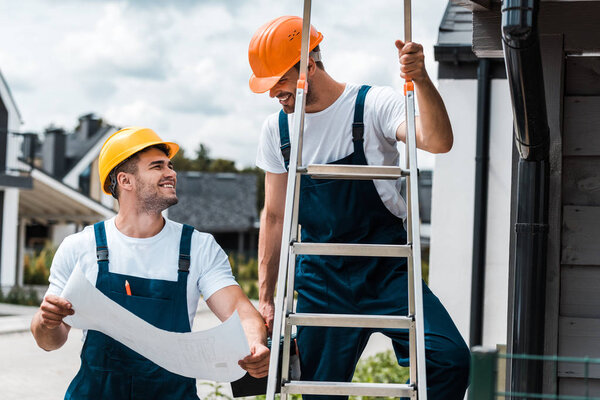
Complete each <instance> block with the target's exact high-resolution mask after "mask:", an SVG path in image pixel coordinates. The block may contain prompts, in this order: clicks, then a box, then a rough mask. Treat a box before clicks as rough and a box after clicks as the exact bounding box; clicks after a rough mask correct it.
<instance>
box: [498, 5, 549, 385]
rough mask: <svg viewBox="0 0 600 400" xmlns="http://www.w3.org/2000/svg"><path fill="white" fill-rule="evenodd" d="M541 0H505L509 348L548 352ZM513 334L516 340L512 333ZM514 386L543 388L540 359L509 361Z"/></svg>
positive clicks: (546, 145)
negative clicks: (510, 172) (510, 127)
mask: <svg viewBox="0 0 600 400" xmlns="http://www.w3.org/2000/svg"><path fill="white" fill-rule="evenodd" d="M538 9H539V0H504V3H503V5H502V39H503V40H502V44H503V48H504V57H505V62H506V71H507V76H508V82H509V86H510V93H511V99H512V107H513V116H514V132H515V143H516V145H517V148H518V150H519V153H520V159H519V167H518V177H517V216H516V226H515V262H514V267H513V269H512V270H511V274H512V278H513V279H512V281H513V282H514V299H513V308H512V316H513V318H512V327H511V330H510V332H509V341H508V344H509V351H510V352H512V353H514V354H534V355H542V354H543V353H544V342H545V340H544V316H545V296H546V293H545V286H546V285H545V283H546V246H547V236H548V174H549V172H548V170H549V168H548V159H549V150H548V148H549V129H548V119H547V115H546V101H545V100H546V97H545V93H544V80H543V75H542V60H541V54H540V44H539V37H538V32H537V14H538ZM511 337H512V340H510V338H511ZM511 368H512V374H511V379H510V381H511V382H510V388H511V390H512V391H513V392H520V393H541V390H542V378H543V368H542V363H541V362H540V361H531V360H517V359H513V360H512V361H511Z"/></svg>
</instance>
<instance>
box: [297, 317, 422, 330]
mask: <svg viewBox="0 0 600 400" xmlns="http://www.w3.org/2000/svg"><path fill="white" fill-rule="evenodd" d="M412 322H413V319H412V318H411V317H407V316H401V315H360V314H312V313H294V314H290V315H288V317H287V323H289V324H290V325H300V326H332V327H349V328H390V329H408V328H410V325H411V324H412Z"/></svg>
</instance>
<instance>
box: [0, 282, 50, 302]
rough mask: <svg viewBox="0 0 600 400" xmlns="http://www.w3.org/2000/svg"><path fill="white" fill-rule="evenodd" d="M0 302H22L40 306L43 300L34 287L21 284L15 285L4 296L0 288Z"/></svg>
mask: <svg viewBox="0 0 600 400" xmlns="http://www.w3.org/2000/svg"><path fill="white" fill-rule="evenodd" d="M0 302H2V303H10V304H20V305H23V306H39V305H40V303H41V300H40V299H39V297H38V294H37V292H36V291H35V289H33V288H29V289H26V288H24V287H21V286H13V288H12V289H10V291H9V292H8V293H7V294H6V296H4V295H3V294H2V290H0Z"/></svg>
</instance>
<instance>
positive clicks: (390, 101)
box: [372, 86, 405, 142]
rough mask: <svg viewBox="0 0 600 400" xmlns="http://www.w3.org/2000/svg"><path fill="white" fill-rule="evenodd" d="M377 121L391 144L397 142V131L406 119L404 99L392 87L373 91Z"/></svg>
mask: <svg viewBox="0 0 600 400" xmlns="http://www.w3.org/2000/svg"><path fill="white" fill-rule="evenodd" d="M373 92H374V93H373V95H374V96H373V97H374V99H373V103H372V104H373V110H374V112H375V115H376V117H375V121H376V123H377V124H378V126H379V128H380V129H381V132H383V136H384V137H385V138H386V139H387V140H388V141H389V142H396V131H397V130H398V127H399V126H400V125H402V123H403V122H404V119H405V113H404V99H403V98H402V95H401V94H400V93H398V92H397V91H395V90H394V89H392V88H391V87H388V86H385V87H378V88H376V90H374V91H373Z"/></svg>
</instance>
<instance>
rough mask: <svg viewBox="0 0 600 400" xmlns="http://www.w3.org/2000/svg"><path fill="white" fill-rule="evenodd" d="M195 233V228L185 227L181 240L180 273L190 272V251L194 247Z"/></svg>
mask: <svg viewBox="0 0 600 400" xmlns="http://www.w3.org/2000/svg"><path fill="white" fill-rule="evenodd" d="M193 233H194V227H193V226H190V225H185V224H184V225H183V229H182V230H181V240H180V241H179V264H178V266H179V272H183V273H187V272H189V270H190V258H191V257H190V249H191V247H192V234H193Z"/></svg>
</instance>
